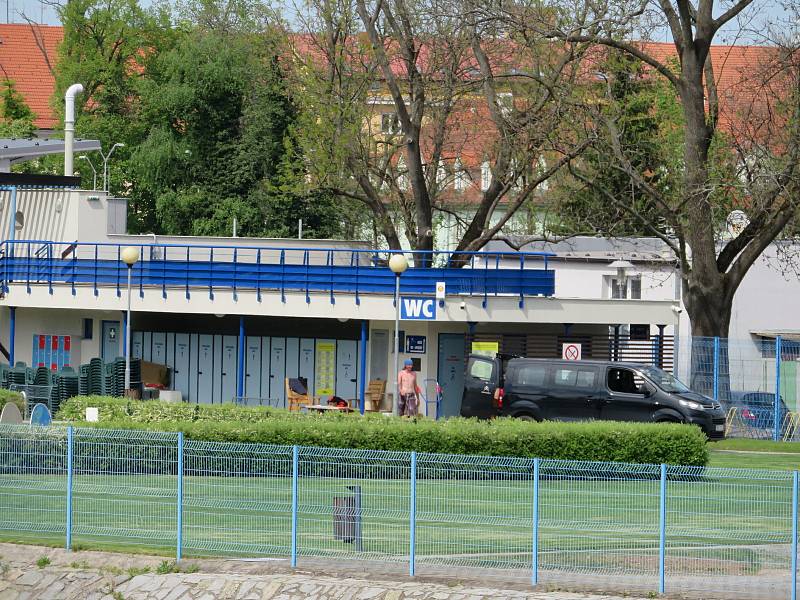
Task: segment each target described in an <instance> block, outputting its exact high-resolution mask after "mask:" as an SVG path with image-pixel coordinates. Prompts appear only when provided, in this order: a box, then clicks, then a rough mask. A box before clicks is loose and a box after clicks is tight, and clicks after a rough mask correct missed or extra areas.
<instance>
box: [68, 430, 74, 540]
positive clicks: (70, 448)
mask: <svg viewBox="0 0 800 600" xmlns="http://www.w3.org/2000/svg"><path fill="white" fill-rule="evenodd" d="M72 431H73V430H72V426H69V427H67V550H72V463H73V460H74V456H73V437H72V436H73V433H72Z"/></svg>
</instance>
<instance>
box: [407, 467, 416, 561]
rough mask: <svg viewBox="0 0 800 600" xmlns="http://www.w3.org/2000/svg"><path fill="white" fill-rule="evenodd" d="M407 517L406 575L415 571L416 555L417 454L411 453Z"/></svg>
mask: <svg viewBox="0 0 800 600" xmlns="http://www.w3.org/2000/svg"><path fill="white" fill-rule="evenodd" d="M408 513H409V517H408V534H409V535H408V574H409V575H410V576H411V577H413V576H414V573H415V571H416V553H417V453H416V452H412V453H411V500H410V505H409V511H408Z"/></svg>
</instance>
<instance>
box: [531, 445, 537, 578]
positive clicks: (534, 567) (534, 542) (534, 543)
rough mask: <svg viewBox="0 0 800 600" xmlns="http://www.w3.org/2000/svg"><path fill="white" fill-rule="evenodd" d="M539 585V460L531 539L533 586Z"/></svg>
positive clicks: (534, 475) (534, 473) (534, 477)
mask: <svg viewBox="0 0 800 600" xmlns="http://www.w3.org/2000/svg"><path fill="white" fill-rule="evenodd" d="M538 583H539V459H538V458H534V459H533V532H532V539H531V585H537V584H538Z"/></svg>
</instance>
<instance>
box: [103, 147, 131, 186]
mask: <svg viewBox="0 0 800 600" xmlns="http://www.w3.org/2000/svg"><path fill="white" fill-rule="evenodd" d="M124 147H125V144H123V143H122V142H117V143H116V144H114V145H113V146H111V150H109V151H108V154H103V150H102V149H101V150H99V152H100V156H102V157H103V191H104V192H107V191H108V159H109V158H111V155H112V154H113V153H114V150H116V149H117V148H124Z"/></svg>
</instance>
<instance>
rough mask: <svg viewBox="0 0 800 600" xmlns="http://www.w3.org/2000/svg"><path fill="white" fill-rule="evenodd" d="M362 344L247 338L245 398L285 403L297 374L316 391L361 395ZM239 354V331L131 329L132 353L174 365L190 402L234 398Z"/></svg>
mask: <svg viewBox="0 0 800 600" xmlns="http://www.w3.org/2000/svg"><path fill="white" fill-rule="evenodd" d="M358 345H359V343H358V341H357V340H341V339H340V340H337V339H319V338H305V337H303V338H296V337H268V336H247V337H246V341H245V363H244V367H245V373H244V375H245V378H244V381H245V384H244V397H245V398H244V400H243V401H244V402H246V403H248V404H258V403H263V404H267V403H268V404H271V405H274V406H281V407H282V406H285V403H286V385H285V380H286V378H294V377H303V378H305V379H307V381H308V388H309V393H310V394H312V395H317V396H323V397H324V396H330V395H334V394H335V395H336V396H339V397H341V398H346V399H348V400H349V399H354V398H357V397H358V390H359V383H360V377H361V373H360V368H359V364H360V361H359V359H360V357H359V352H358ZM238 354H239V338H238V337H237V336H235V335H211V334H198V333H169V332H151V331H133V332H131V355H132V356H133V357H134V358H141V359H142V360H145V361H149V362H153V363H158V364H163V365H166V366H168V367H169V368H170V372H171V387H172V389H174V390H177V391H180V392H181V396H182V398H183V399H184V400H188V401H189V402H200V403H220V402H230V401H232V400H233V399H234V398H235V397H236V382H237V377H238V370H237V367H238ZM329 386H330V387H329ZM319 392H322V393H319ZM331 392H332V393H331Z"/></svg>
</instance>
